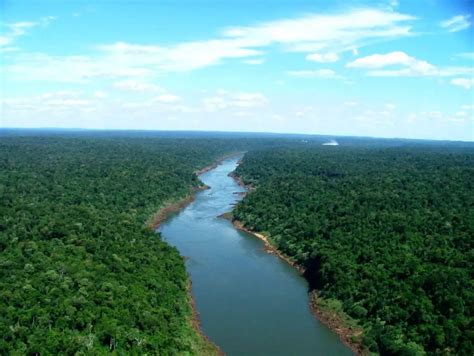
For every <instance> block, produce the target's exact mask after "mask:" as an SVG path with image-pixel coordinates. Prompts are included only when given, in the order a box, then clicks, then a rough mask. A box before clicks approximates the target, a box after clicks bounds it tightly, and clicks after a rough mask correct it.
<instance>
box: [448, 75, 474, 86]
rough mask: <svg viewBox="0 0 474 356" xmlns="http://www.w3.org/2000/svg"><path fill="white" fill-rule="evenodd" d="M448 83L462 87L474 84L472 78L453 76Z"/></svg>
mask: <svg viewBox="0 0 474 356" xmlns="http://www.w3.org/2000/svg"><path fill="white" fill-rule="evenodd" d="M450 83H451V84H452V85H456V86H459V87H463V88H464V89H471V88H472V87H473V86H474V78H455V79H451V81H450Z"/></svg>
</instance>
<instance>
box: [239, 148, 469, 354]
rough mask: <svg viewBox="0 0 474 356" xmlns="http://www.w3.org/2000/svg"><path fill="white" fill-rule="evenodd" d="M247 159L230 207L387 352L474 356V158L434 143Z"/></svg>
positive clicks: (264, 153) (288, 151)
mask: <svg viewBox="0 0 474 356" xmlns="http://www.w3.org/2000/svg"><path fill="white" fill-rule="evenodd" d="M361 146H362V145H359V146H357V145H351V146H339V147H336V146H332V147H327V146H317V147H316V146H313V147H310V148H305V147H301V146H299V147H286V148H276V149H272V150H268V149H267V150H265V149H264V150H253V151H250V152H248V153H247V154H246V155H245V157H244V159H243V163H242V164H241V165H240V166H239V167H238V168H237V171H236V172H237V174H238V175H239V176H240V177H241V178H242V179H243V181H244V182H245V183H246V184H249V185H252V186H253V187H255V188H256V189H255V190H253V191H252V192H251V193H250V194H248V195H247V196H246V197H245V199H244V200H243V201H242V202H241V203H240V204H238V206H237V208H236V209H235V210H234V217H235V218H236V219H237V220H239V221H241V222H243V223H244V224H245V226H246V227H247V228H249V229H251V230H254V231H257V232H262V233H264V234H266V235H268V236H269V238H270V240H271V242H272V243H273V244H274V245H275V246H276V247H277V248H278V249H279V250H280V251H282V252H283V253H285V254H286V255H288V256H290V257H291V258H292V259H293V260H294V261H296V262H297V263H299V264H300V265H302V266H304V267H305V268H306V272H305V276H306V278H307V279H308V280H309V282H310V285H311V288H312V289H315V290H318V291H319V293H320V295H321V296H322V298H324V299H326V300H336V301H340V302H341V303H342V308H343V310H344V311H345V313H347V314H348V315H349V316H350V317H352V318H354V319H356V320H357V321H358V323H359V325H361V326H362V327H363V329H364V335H363V342H364V344H365V345H366V346H367V347H368V348H369V349H370V350H371V351H373V352H379V353H381V354H384V355H421V354H424V352H427V353H429V354H459V355H473V354H474V321H473V314H472V312H473V307H474V282H473V274H474V273H473V272H474V270H473V266H474V249H473V237H474V150H473V149H472V148H466V147H464V148H463V147H450V148H449V147H443V146H442V145H418V146H417V145H413V146H411V147H404V146H401V147H382V148H381V147H377V145H375V146H373V145H364V146H365V147H361Z"/></svg>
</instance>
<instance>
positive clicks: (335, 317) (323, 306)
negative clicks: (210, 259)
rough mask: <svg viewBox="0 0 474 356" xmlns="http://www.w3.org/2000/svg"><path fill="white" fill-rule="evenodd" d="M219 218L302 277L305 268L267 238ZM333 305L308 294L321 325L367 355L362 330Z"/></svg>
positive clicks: (313, 293)
mask: <svg viewBox="0 0 474 356" xmlns="http://www.w3.org/2000/svg"><path fill="white" fill-rule="evenodd" d="M221 217H222V218H225V219H228V220H230V221H231V222H232V224H233V225H234V226H235V228H236V229H238V230H240V231H244V232H246V233H248V234H250V235H252V236H254V237H256V238H258V239H260V240H261V241H263V242H264V244H265V251H266V252H267V253H270V254H273V255H276V256H278V257H279V258H281V259H282V260H283V261H285V262H286V263H288V264H289V265H291V266H292V267H293V268H295V269H296V270H297V271H298V272H299V273H300V274H301V275H302V276H304V272H305V268H304V267H303V266H301V265H299V264H298V263H296V262H295V261H293V260H292V259H291V258H290V257H289V256H287V255H285V254H284V253H282V252H281V251H280V250H278V249H277V248H276V247H275V246H274V245H273V244H272V242H271V240H270V239H269V238H268V237H267V236H265V235H264V234H261V233H258V232H255V231H252V230H249V229H248V228H246V227H245V226H244V225H243V224H242V222H241V221H238V220H236V219H234V218H233V217H232V215H231V214H223V215H221ZM337 302H338V301H337ZM334 304H335V303H333V302H332V301H328V300H325V299H323V298H321V297H319V296H318V293H317V291H311V292H310V293H309V307H310V309H311V312H312V313H313V315H314V316H315V317H316V318H317V319H318V320H319V321H320V322H321V323H322V324H324V325H326V326H327V327H328V328H329V329H331V331H333V332H334V333H336V334H337V335H338V336H339V338H340V339H341V341H342V342H343V343H344V344H345V345H346V346H348V347H349V348H350V349H351V350H352V351H353V352H354V353H355V354H356V355H361V356H366V355H368V354H369V351H368V350H366V348H365V347H364V346H363V345H362V338H363V329H362V328H361V327H360V326H358V325H357V324H356V322H355V320H353V319H352V318H350V317H349V316H348V315H347V314H345V313H344V311H343V310H342V308H336V307H334ZM336 305H339V304H336Z"/></svg>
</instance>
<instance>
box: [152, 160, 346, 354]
mask: <svg viewBox="0 0 474 356" xmlns="http://www.w3.org/2000/svg"><path fill="white" fill-rule="evenodd" d="M237 161H238V157H236V158H233V159H228V160H225V161H224V162H223V163H222V164H221V165H219V166H218V167H217V168H215V169H213V170H211V171H209V172H207V173H205V174H203V175H201V176H200V178H201V180H202V181H203V182H204V183H205V184H207V185H208V186H210V187H211V189H209V190H206V191H202V192H199V193H198V194H197V195H196V199H195V201H194V202H193V203H191V204H190V205H189V206H187V207H186V208H185V209H184V210H182V211H181V212H180V213H179V214H177V215H175V216H173V217H171V218H170V219H169V220H167V221H166V222H164V223H163V224H162V225H161V227H160V231H161V234H162V237H163V239H164V240H165V241H167V242H168V243H170V244H171V245H174V246H176V247H177V248H178V250H179V251H180V253H181V255H183V256H185V257H187V262H186V267H187V270H188V272H189V274H190V276H191V280H192V286H193V287H192V290H193V295H194V298H195V301H196V307H197V310H198V312H199V316H200V321H201V327H202V330H203V332H204V333H205V334H206V335H207V336H208V337H209V338H210V339H211V340H212V341H213V342H214V343H215V344H216V345H218V346H219V347H220V348H221V349H222V350H223V351H224V352H225V353H226V354H227V355H230V356H232V355H325V356H329V355H351V354H352V353H351V351H350V350H349V349H348V348H347V347H346V346H345V345H343V344H342V343H341V341H340V340H339V338H338V337H337V335H335V334H334V333H332V332H331V331H330V330H329V329H328V328H327V327H325V326H324V325H322V324H321V323H319V322H318V321H317V320H316V319H315V318H314V317H313V315H312V314H311V311H310V309H309V304H308V294H307V290H308V285H307V283H306V281H305V280H304V279H303V278H302V277H301V276H300V275H299V273H298V272H297V271H296V270H295V269H294V268H292V267H291V266H289V265H288V264H287V263H286V262H284V261H282V260H281V259H279V258H278V257H276V256H274V255H271V254H268V253H266V252H265V250H264V245H263V243H262V242H261V241H260V240H258V239H257V238H255V237H253V236H251V235H249V234H246V233H244V232H241V231H238V230H236V229H235V228H234V226H233V225H232V224H231V223H230V222H229V221H227V220H224V219H222V218H218V215H220V214H222V213H224V212H227V211H230V210H231V209H232V205H233V204H235V203H236V202H237V200H238V199H240V196H239V195H237V194H234V193H236V192H243V191H245V189H244V188H242V187H240V186H239V185H238V184H236V183H235V181H234V180H233V179H232V178H231V177H229V176H228V174H229V172H231V171H233V170H234V169H235V167H236V165H237Z"/></svg>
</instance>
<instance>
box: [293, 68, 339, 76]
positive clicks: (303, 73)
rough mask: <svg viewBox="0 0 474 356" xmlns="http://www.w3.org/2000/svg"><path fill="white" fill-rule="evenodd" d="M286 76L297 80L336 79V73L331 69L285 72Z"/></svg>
mask: <svg viewBox="0 0 474 356" xmlns="http://www.w3.org/2000/svg"><path fill="white" fill-rule="evenodd" d="M287 74H288V75H290V76H292V77H297V78H337V77H338V76H337V75H336V72H335V71H333V70H332V69H316V70H292V71H288V72H287Z"/></svg>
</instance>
